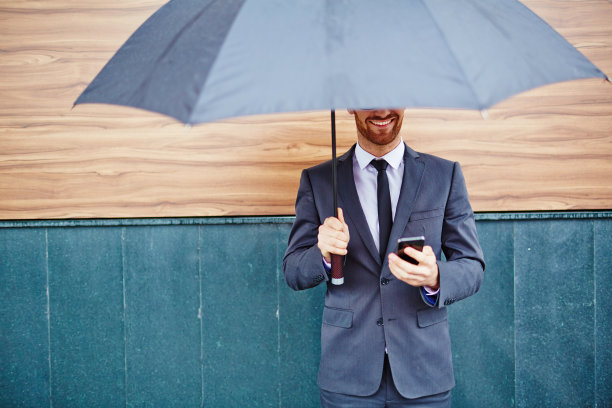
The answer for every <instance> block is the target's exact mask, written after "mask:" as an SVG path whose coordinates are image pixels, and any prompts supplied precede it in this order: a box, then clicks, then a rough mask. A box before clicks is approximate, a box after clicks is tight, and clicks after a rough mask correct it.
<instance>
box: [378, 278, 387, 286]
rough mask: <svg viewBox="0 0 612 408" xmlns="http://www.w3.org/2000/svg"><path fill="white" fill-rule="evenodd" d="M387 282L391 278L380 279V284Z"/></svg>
mask: <svg viewBox="0 0 612 408" xmlns="http://www.w3.org/2000/svg"><path fill="white" fill-rule="evenodd" d="M387 283H389V279H387V278H382V279H381V280H380V284H381V285H386V284H387Z"/></svg>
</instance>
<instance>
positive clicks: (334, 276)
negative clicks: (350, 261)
mask: <svg viewBox="0 0 612 408" xmlns="http://www.w3.org/2000/svg"><path fill="white" fill-rule="evenodd" d="M343 258H344V256H342V255H336V254H331V282H332V284H334V285H342V284H343V283H344V275H343V273H342V266H343V263H344V259H343Z"/></svg>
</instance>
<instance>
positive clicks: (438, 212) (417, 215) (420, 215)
mask: <svg viewBox="0 0 612 408" xmlns="http://www.w3.org/2000/svg"><path fill="white" fill-rule="evenodd" d="M443 215H444V208H436V209H433V210H428V211H419V212H414V213H412V214H410V221H416V220H424V219H426V218H435V217H441V216H443Z"/></svg>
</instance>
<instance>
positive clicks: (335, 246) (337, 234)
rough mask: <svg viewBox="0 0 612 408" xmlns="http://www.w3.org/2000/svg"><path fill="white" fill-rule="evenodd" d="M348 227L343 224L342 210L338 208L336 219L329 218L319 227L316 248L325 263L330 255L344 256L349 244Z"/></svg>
mask: <svg viewBox="0 0 612 408" xmlns="http://www.w3.org/2000/svg"><path fill="white" fill-rule="evenodd" d="M349 239H350V236H349V232H348V225H346V222H344V214H343V213H342V209H340V208H338V218H335V217H329V218H326V219H325V221H324V222H323V225H321V226H319V235H318V237H317V240H318V242H317V246H318V248H319V250H320V251H321V254H323V256H324V257H325V259H326V260H327V261H329V260H330V259H331V256H330V254H336V255H346V254H347V248H348V243H349Z"/></svg>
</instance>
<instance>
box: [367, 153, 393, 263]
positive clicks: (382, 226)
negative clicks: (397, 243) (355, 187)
mask: <svg viewBox="0 0 612 408" xmlns="http://www.w3.org/2000/svg"><path fill="white" fill-rule="evenodd" d="M371 163H372V166H374V168H375V169H376V170H378V178H377V188H376V197H377V199H378V233H379V235H378V236H379V246H378V248H379V252H380V259H381V260H382V261H383V263H384V262H385V255H386V254H387V244H388V243H389V235H391V227H392V226H393V217H392V214H391V192H390V190H389V179H388V178H387V166H388V165H389V163H387V162H386V161H385V160H384V159H382V160H372V162H371Z"/></svg>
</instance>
